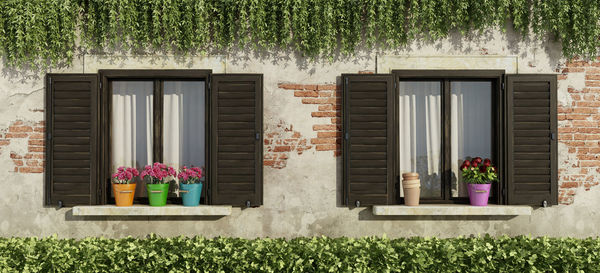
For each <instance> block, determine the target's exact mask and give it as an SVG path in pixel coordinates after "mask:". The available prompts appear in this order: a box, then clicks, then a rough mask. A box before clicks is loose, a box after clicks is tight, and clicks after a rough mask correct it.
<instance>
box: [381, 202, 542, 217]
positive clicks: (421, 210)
mask: <svg viewBox="0 0 600 273" xmlns="http://www.w3.org/2000/svg"><path fill="white" fill-rule="evenodd" d="M531 211H532V208H531V207H530V206H504V205H488V206H487V207H475V206H470V205H455V204H447V205H446V204H444V205H429V204H426V205H419V206H416V207H409V206H404V205H392V206H373V214H374V215H387V216H421V215H429V216H463V215H464V216H496V215H500V216H516V215H531Z"/></svg>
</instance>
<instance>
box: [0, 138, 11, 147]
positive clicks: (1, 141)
mask: <svg viewBox="0 0 600 273" xmlns="http://www.w3.org/2000/svg"><path fill="white" fill-rule="evenodd" d="M8 144H10V140H8V139H0V146H6V145H8Z"/></svg>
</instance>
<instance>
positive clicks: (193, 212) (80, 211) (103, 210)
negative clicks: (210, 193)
mask: <svg viewBox="0 0 600 273" xmlns="http://www.w3.org/2000/svg"><path fill="white" fill-rule="evenodd" d="M227 215H231V206H206V205H201V206H197V207H184V206H181V205H167V206H164V207H151V206H148V205H133V206H131V207H117V206H115V205H101V206H75V207H73V216H227Z"/></svg>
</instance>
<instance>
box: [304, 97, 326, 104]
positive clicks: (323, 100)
mask: <svg viewBox="0 0 600 273" xmlns="http://www.w3.org/2000/svg"><path fill="white" fill-rule="evenodd" d="M302 103H303V104H324V103H330V102H329V99H328V98H305V99H302Z"/></svg>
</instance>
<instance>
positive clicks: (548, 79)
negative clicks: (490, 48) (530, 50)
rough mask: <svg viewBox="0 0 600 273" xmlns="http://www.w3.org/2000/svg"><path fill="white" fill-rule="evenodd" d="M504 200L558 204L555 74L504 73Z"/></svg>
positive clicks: (513, 202) (521, 202)
mask: <svg viewBox="0 0 600 273" xmlns="http://www.w3.org/2000/svg"><path fill="white" fill-rule="evenodd" d="M506 85H507V104H506V106H507V109H506V112H507V119H508V120H507V129H506V142H507V148H508V149H507V152H508V154H507V170H506V173H507V202H508V204H522V205H524V204H526V205H542V204H543V202H544V201H546V202H547V204H548V205H554V204H557V203H558V176H557V173H558V172H557V169H558V162H557V143H556V138H553V137H552V135H553V134H556V131H557V129H556V126H557V113H556V75H508V76H507V77H506Z"/></svg>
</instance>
